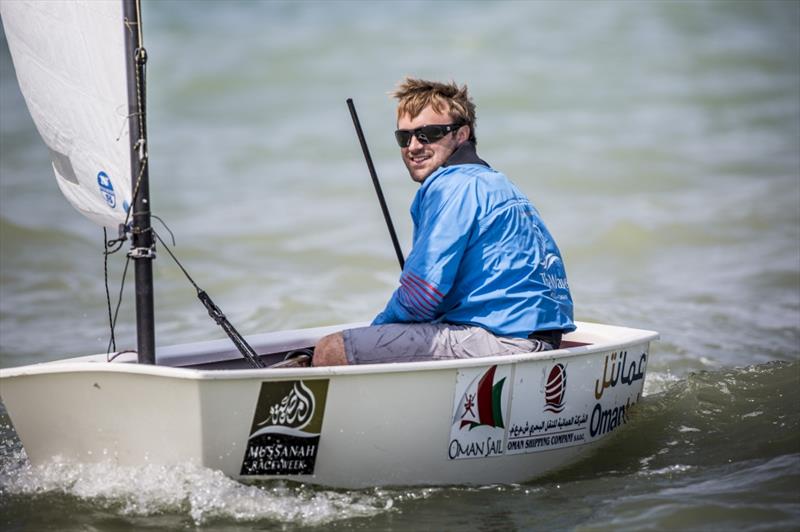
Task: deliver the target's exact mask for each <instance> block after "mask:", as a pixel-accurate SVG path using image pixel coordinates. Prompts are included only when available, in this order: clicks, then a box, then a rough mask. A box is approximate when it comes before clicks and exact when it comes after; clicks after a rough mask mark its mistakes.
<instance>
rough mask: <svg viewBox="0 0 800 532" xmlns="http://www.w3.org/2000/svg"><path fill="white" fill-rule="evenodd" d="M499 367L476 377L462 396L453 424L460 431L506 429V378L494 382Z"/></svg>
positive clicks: (494, 367) (493, 367)
mask: <svg viewBox="0 0 800 532" xmlns="http://www.w3.org/2000/svg"><path fill="white" fill-rule="evenodd" d="M496 370H497V366H492V367H491V368H489V370H488V371H487V372H486V373H484V374H483V375H479V376H478V377H475V378H474V379H473V380H472V382H470V384H469V385H468V386H467V389H466V391H465V392H464V394H463V395H462V396H461V400H460V401H459V405H460V406H459V407H458V409H457V410H456V414H455V416H454V417H453V424H456V423H458V424H459V427H458V428H459V429H463V428H464V427H469V429H468V430H472V429H474V428H475V427H480V426H488V427H497V428H501V429H502V428H505V425H503V409H502V404H503V402H502V398H503V385H504V384H505V383H506V378H505V377H503V378H502V379H500V380H499V381H498V382H496V383H495V382H494V375H495V372H496Z"/></svg>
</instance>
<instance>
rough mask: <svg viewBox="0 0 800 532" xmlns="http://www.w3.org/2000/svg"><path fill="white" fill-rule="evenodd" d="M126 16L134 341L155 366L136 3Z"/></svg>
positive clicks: (129, 3)
mask: <svg viewBox="0 0 800 532" xmlns="http://www.w3.org/2000/svg"><path fill="white" fill-rule="evenodd" d="M122 1H123V13H124V16H125V52H126V57H127V62H126V63H127V71H128V114H129V116H130V137H129V138H130V141H131V186H132V190H133V205H132V207H131V208H132V209H133V217H132V227H131V230H130V231H131V235H132V247H131V251H130V252H129V254H128V256H130V257H131V258H133V259H134V266H135V269H134V272H135V282H136V340H137V352H138V357H139V363H140V364H155V362H156V340H155V319H154V311H153V259H155V248H154V246H153V233H152V231H151V229H150V186H149V176H148V164H147V163H148V158H147V121H146V119H145V118H146V114H145V64H146V63H147V52H146V51H145V49H144V45H143V42H142V26H141V16H140V15H141V6H140V3H139V0H122Z"/></svg>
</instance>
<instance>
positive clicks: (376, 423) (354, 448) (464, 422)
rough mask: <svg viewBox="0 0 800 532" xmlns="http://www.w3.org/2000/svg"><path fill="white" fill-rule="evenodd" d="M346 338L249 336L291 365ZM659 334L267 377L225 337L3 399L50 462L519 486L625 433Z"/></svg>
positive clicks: (7, 373)
mask: <svg viewBox="0 0 800 532" xmlns="http://www.w3.org/2000/svg"><path fill="white" fill-rule="evenodd" d="M340 328H342V327H332V328H331V327H329V328H319V329H308V330H303V331H289V332H279V333H268V334H264V335H259V336H254V337H252V338H250V339H249V340H250V341H251V344H252V345H253V346H254V348H255V349H256V351H257V352H259V353H275V352H279V351H285V350H287V349H292V348H298V347H303V346H308V345H313V343H314V342H315V341H316V339H318V338H319V337H321V336H323V335H324V334H327V333H329V332H331V331H332V330H338V329H340ZM655 338H657V334H656V333H653V332H650V331H641V330H636V329H627V328H621V327H612V326H607V325H597V324H588V323H579V324H578V330H577V331H576V332H574V333H571V334H569V335H567V336H565V342H568V344H567V345H569V344H573V345H574V344H575V343H582V344H587V345H578V346H573V347H568V348H566V349H559V350H557V351H550V352H546V353H531V354H525V355H515V356H506V357H490V358H483V359H470V360H458V361H447V362H424V363H409V364H381V365H366V366H350V367H330V368H293V369H262V370H254V369H216V368H219V367H224V366H225V365H226V364H227V365H232V366H236V365H237V364H239V361H238V358H237V357H238V355H237V354H236V353H235V352H233V351H232V349H231V348H230V344H229V343H227V341H212V342H204V343H201V344H190V345H183V346H174V347H170V348H164V349H161V350H160V351H159V353H158V359H159V365H157V366H145V365H138V364H134V363H132V359H131V358H130V357H129V358H128V359H127V360H126V359H125V356H127V355H122V356H121V357H119V358H118V359H116V360H115V361H114V362H106V355H94V356H90V357H83V358H78V359H70V360H63V361H56V362H50V363H45V364H37V365H31V366H25V367H19V368H10V369H3V370H0V397H2V401H3V403H4V404H5V407H6V409H7V410H8V413H9V416H10V417H11V420H12V423H13V424H14V427H15V429H16V431H17V433H18V435H19V437H20V439H21V441H22V443H23V445H24V447H25V449H26V452H27V454H28V457H29V458H30V460H31V462H33V463H34V464H37V463H47V462H48V461H51V460H54V459H55V460H71V461H77V462H96V461H110V462H112V463H117V464H120V465H137V464H146V463H156V464H176V463H184V462H193V463H197V464H199V465H202V466H205V467H208V468H212V469H217V470H220V471H222V472H224V473H225V474H226V475H228V476H230V477H233V478H236V479H240V480H259V479H268V478H286V479H292V480H297V481H301V482H305V483H311V484H320V485H325V486H333V487H345V488H358V487H366V486H381V485H446V484H492V483H518V482H524V481H527V480H530V479H532V478H535V477H537V476H540V475H542V474H544V473H547V472H549V471H552V470H554V469H557V468H560V467H563V466H566V465H569V464H571V463H573V462H575V461H576V460H578V459H579V458H580V457H582V456H583V455H584V454H585V453H586V452H587V451H589V450H591V449H592V448H593V447H594V444H596V442H598V441H599V440H601V439H602V438H603V437H604V436H605V435H607V434H608V433H609V432H611V431H613V430H614V429H615V428H617V427H619V426H621V425H622V424H624V422H625V420H626V419H627V416H628V413H629V409H630V407H631V406H632V405H634V404H635V403H636V402H637V401H638V400H639V399H640V398H641V394H642V386H643V384H644V373H645V371H646V365H647V359H648V356H649V343H650V341H652V340H654V339H655ZM187 365H192V366H194V367H192V368H187V367H185V366H187ZM176 366H182V367H176ZM558 366H560V367H558Z"/></svg>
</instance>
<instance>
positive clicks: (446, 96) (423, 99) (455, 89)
mask: <svg viewBox="0 0 800 532" xmlns="http://www.w3.org/2000/svg"><path fill="white" fill-rule="evenodd" d="M392 96H393V97H394V98H396V99H397V118H398V119H399V118H400V117H402V116H405V115H408V116H409V117H410V118H412V119H413V118H415V117H416V116H418V115H419V114H420V113H421V112H422V110H423V109H425V108H426V107H428V106H430V107H431V108H432V109H433V110H434V111H436V112H437V113H445V112H446V113H447V114H449V115H450V118H451V119H452V120H453V122H455V123H458V122H463V123H464V124H466V125H468V126H469V130H470V131H469V140H471V141H472V142H474V143H476V144H477V142H478V141H477V138H476V137H475V104H474V103H473V102H472V99H471V98H470V97H469V93H468V92H467V86H466V85H462V86H461V87H459V86H458V85H456V83H455V82H453V81H451V82H450V83H439V82H437V81H428V80H425V79H417V78H410V77H407V78H405V79H404V80H403V81H401V82H400V83H399V84H398V85H397V88H396V89H395V91H394V92H393V93H392Z"/></svg>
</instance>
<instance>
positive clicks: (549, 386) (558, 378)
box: [544, 364, 567, 414]
mask: <svg viewBox="0 0 800 532" xmlns="http://www.w3.org/2000/svg"><path fill="white" fill-rule="evenodd" d="M566 391H567V368H565V367H564V364H556V365H555V366H553V369H551V370H550V374H549V375H548V376H547V382H546V383H545V388H544V410H545V411H546V412H552V413H554V414H558V413H560V412H561V411H562V410H564V395H565V394H566Z"/></svg>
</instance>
